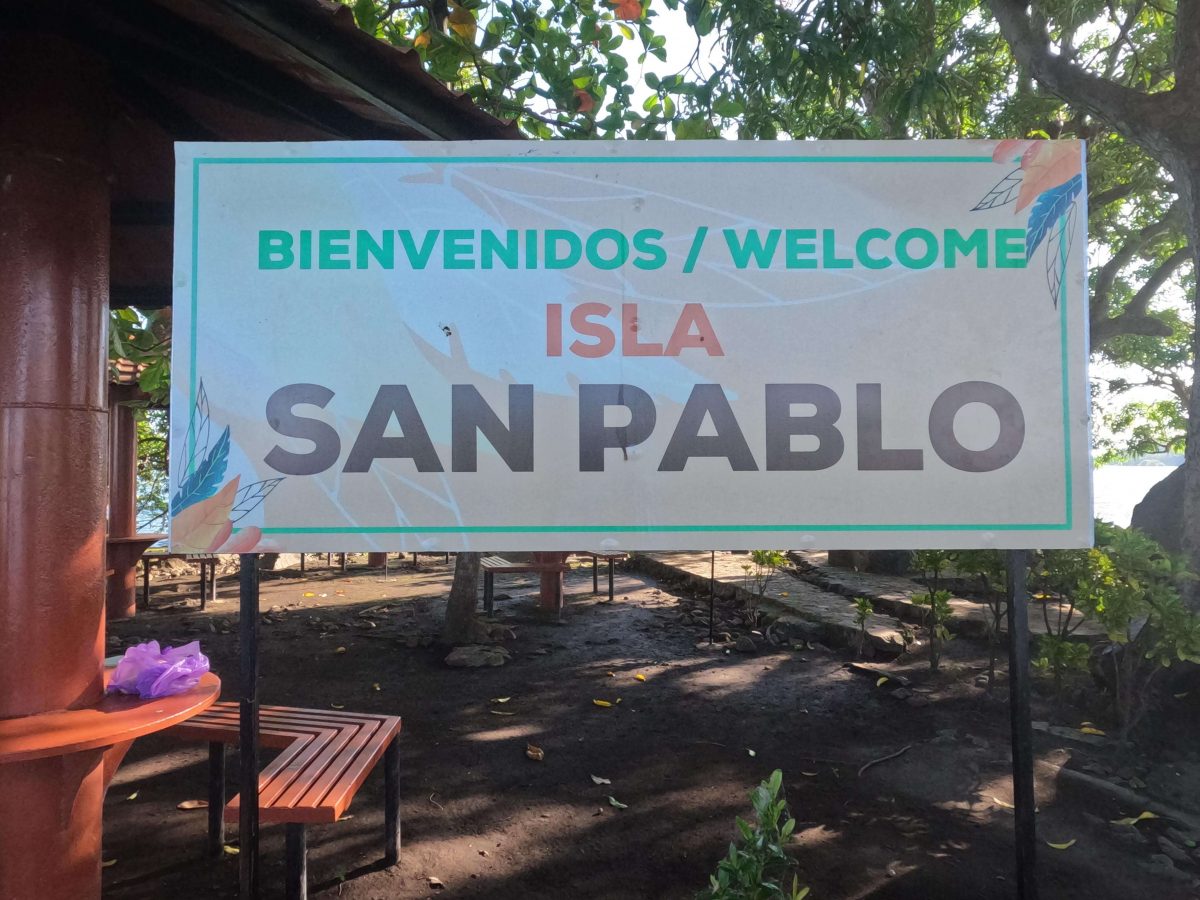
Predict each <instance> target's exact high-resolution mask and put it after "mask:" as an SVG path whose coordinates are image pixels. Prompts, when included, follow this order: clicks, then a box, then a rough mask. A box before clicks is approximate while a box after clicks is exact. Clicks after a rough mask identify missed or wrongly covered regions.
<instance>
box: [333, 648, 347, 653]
mask: <svg viewBox="0 0 1200 900" xmlns="http://www.w3.org/2000/svg"><path fill="white" fill-rule="evenodd" d="M333 652H334V653H345V652H346V648H345V647H338V648H337V649H336V650H334V651H333Z"/></svg>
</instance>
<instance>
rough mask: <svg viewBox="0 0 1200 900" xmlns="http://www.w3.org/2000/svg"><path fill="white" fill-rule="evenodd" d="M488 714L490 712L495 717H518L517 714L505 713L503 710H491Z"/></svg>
mask: <svg viewBox="0 0 1200 900" xmlns="http://www.w3.org/2000/svg"><path fill="white" fill-rule="evenodd" d="M488 712H490V713H491V714H492V715H493V716H515V715H516V713H515V712H505V711H504V710H502V709H489V710H488Z"/></svg>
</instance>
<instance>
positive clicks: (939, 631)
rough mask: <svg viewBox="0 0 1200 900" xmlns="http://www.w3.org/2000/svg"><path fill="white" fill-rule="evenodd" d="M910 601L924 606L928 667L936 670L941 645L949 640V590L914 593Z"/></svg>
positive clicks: (940, 658)
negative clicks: (947, 624) (927, 636)
mask: <svg viewBox="0 0 1200 900" xmlns="http://www.w3.org/2000/svg"><path fill="white" fill-rule="evenodd" d="M912 602H913V604H914V605H916V606H923V607H925V628H926V630H927V631H928V633H929V668H930V669H932V670H933V671H935V672H936V671H937V670H938V666H939V665H940V664H941V660H942V646H943V645H944V644H945V643H946V641H948V640H950V638H951V634H950V629H949V628H947V627H946V623H947V622H948V621H950V592H949V591H934V590H931V591H929V592H928V593H925V594H914V595H913V598H912Z"/></svg>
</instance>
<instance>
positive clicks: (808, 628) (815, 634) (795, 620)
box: [771, 615, 823, 641]
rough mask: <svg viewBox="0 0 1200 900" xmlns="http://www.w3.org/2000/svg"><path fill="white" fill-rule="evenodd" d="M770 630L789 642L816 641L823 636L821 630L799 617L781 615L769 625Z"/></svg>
mask: <svg viewBox="0 0 1200 900" xmlns="http://www.w3.org/2000/svg"><path fill="white" fill-rule="evenodd" d="M771 629H772V630H773V631H774V632H775V633H776V634H778V635H780V636H781V637H783V638H786V639H787V640H789V641H816V640H820V639H821V637H822V635H823V628H822V627H821V625H820V624H818V623H816V622H809V621H808V620H807V619H801V618H800V617H799V616H789V615H782V616H780V617H779V618H778V619H776V620H775V622H774V623H773V624H772V625H771Z"/></svg>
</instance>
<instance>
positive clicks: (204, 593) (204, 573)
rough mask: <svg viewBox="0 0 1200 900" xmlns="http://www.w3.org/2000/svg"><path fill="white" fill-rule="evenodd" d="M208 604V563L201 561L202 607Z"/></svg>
mask: <svg viewBox="0 0 1200 900" xmlns="http://www.w3.org/2000/svg"><path fill="white" fill-rule="evenodd" d="M206 606H208V563H206V562H204V560H201V561H200V609H201V611H203V610H204V607H206Z"/></svg>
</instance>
